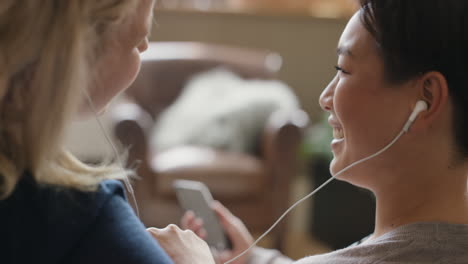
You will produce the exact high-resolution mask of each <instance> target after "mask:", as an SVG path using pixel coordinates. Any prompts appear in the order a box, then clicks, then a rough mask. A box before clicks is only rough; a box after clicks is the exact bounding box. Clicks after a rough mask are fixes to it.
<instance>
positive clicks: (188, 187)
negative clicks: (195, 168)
mask: <svg viewBox="0 0 468 264" xmlns="http://www.w3.org/2000/svg"><path fill="white" fill-rule="evenodd" d="M173 187H174V189H175V191H176V195H177V200H178V201H179V204H180V205H181V207H182V208H183V209H184V210H186V211H187V210H191V211H193V212H194V213H195V215H196V216H197V217H198V218H201V219H202V220H203V223H204V228H205V229H206V232H207V236H206V242H207V243H208V245H209V246H211V247H214V248H216V249H217V250H225V249H231V243H230V241H229V239H228V238H227V237H226V235H225V233H224V230H223V228H222V226H221V224H220V222H219V219H218V216H217V215H216V214H215V212H214V211H213V209H211V203H212V201H213V197H212V196H211V193H210V191H209V189H208V187H207V186H206V185H205V184H204V183H202V182H198V181H189V180H175V181H174V183H173Z"/></svg>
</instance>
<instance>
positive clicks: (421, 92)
mask: <svg viewBox="0 0 468 264" xmlns="http://www.w3.org/2000/svg"><path fill="white" fill-rule="evenodd" d="M418 96H419V99H420V100H424V101H425V102H426V103H427V106H428V108H427V111H424V112H423V113H421V114H420V118H421V120H420V122H419V124H420V127H421V128H422V127H427V126H429V125H430V124H431V123H433V122H434V120H435V119H436V118H437V117H438V116H440V114H441V112H442V111H443V110H444V109H445V108H446V106H447V104H448V102H449V89H448V83H447V79H446V78H445V76H444V75H442V74H441V73H440V72H436V71H431V72H428V73H425V74H424V75H423V76H422V77H421V78H420V81H419V82H418Z"/></svg>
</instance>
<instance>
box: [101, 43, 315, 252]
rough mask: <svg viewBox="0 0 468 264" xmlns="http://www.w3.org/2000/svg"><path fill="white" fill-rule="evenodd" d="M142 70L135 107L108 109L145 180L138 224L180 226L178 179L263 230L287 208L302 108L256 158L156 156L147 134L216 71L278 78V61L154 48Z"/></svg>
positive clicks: (240, 53) (205, 47)
mask: <svg viewBox="0 0 468 264" xmlns="http://www.w3.org/2000/svg"><path fill="white" fill-rule="evenodd" d="M142 60H143V63H142V69H141V72H140V74H139V76H138V78H137V80H136V81H135V83H134V84H133V85H132V87H130V88H129V89H128V91H127V95H128V97H129V98H130V102H125V103H120V104H117V105H115V106H114V107H113V108H112V109H111V113H110V114H111V115H110V116H112V119H113V122H114V133H115V135H116V137H117V138H118V139H119V140H120V141H121V142H122V144H123V145H124V146H130V147H129V153H128V155H129V156H128V158H129V163H130V164H132V163H134V162H135V161H139V164H138V166H136V167H137V168H138V169H137V174H138V175H139V177H140V179H139V180H135V181H134V182H133V185H134V189H135V193H136V198H137V201H138V205H139V209H140V218H141V220H142V221H143V223H144V224H145V225H147V226H156V227H163V226H165V225H167V224H169V223H178V221H179V220H180V217H181V215H182V213H183V212H182V210H181V209H180V208H179V206H178V204H177V201H176V199H175V194H174V192H173V190H172V186H171V185H172V181H173V180H174V179H191V180H199V181H202V182H204V183H205V184H207V185H208V187H209V188H210V190H211V192H212V194H213V196H214V198H215V199H217V200H220V201H221V202H222V203H223V204H224V205H226V206H227V207H228V208H229V209H230V210H231V211H232V212H233V213H234V214H235V215H237V216H238V217H239V218H241V219H242V220H243V221H244V223H245V224H246V225H247V227H248V228H249V229H250V230H251V231H252V232H263V231H265V230H266V229H267V228H268V227H270V225H271V224H273V222H274V220H276V218H277V217H278V216H279V215H281V213H282V212H284V210H285V209H286V208H287V206H288V204H289V202H288V201H289V199H288V198H289V196H290V188H289V187H290V181H291V179H292V178H293V177H294V175H295V174H296V165H297V162H298V157H297V155H298V147H299V145H300V142H301V139H302V129H303V128H304V127H305V126H306V125H307V123H308V118H307V115H306V114H305V113H304V112H303V111H302V110H300V109H297V110H295V111H293V112H287V113H286V112H275V113H274V114H272V115H271V116H270V118H269V120H268V121H267V123H266V126H265V128H264V131H263V133H261V136H260V138H259V139H258V140H259V150H258V153H259V154H258V155H257V156H254V155H252V154H247V153H232V152H223V151H220V150H215V149H209V148H203V147H194V146H180V147H176V148H172V149H169V150H167V151H164V152H160V153H154V152H153V151H152V150H151V149H150V148H149V146H150V145H149V142H148V133H149V131H150V130H151V128H152V126H153V124H154V121H155V120H156V119H157V118H158V115H159V113H160V112H161V111H162V110H164V109H165V108H166V107H167V106H169V105H170V104H171V103H172V102H173V101H174V100H175V99H176V98H177V96H178V95H179V93H180V91H181V89H182V88H183V87H184V85H185V84H186V82H187V81H188V80H189V78H190V77H191V76H192V75H193V74H196V73H199V72H201V71H205V70H208V69H211V68H213V67H217V66H223V67H226V68H228V69H230V70H232V71H233V72H235V73H237V74H239V75H240V76H242V77H243V78H247V79H249V78H256V79H273V78H275V74H276V72H277V71H278V70H279V66H280V63H281V59H280V57H279V55H277V54H275V53H271V52H268V51H262V50H252V49H244V48H235V47H227V46H221V45H213V44H201V43H191V42H168V43H165V42H160V43H151V45H150V48H149V51H147V52H146V53H145V54H144V56H143V57H142ZM285 231H286V222H285V221H283V222H282V223H281V224H280V225H279V226H278V227H277V228H276V229H275V230H274V231H273V236H274V237H273V243H274V245H273V247H276V248H278V249H281V248H282V246H283V245H282V244H283V242H284V241H285V240H284V234H285Z"/></svg>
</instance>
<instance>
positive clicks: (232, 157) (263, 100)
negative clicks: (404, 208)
mask: <svg viewBox="0 0 468 264" xmlns="http://www.w3.org/2000/svg"><path fill="white" fill-rule="evenodd" d="M356 10H357V6H356V4H355V2H354V1H350V0H158V1H157V7H156V10H155V14H154V21H155V23H154V25H153V29H152V33H151V37H150V41H152V43H151V45H150V48H149V50H148V51H147V52H145V53H144V54H143V56H142V58H143V65H142V70H141V73H140V75H139V76H138V78H137V80H136V82H135V83H134V84H133V85H132V87H130V88H129V90H128V91H127V92H126V93H125V94H123V95H122V96H120V97H119V98H118V99H117V100H115V102H113V103H112V105H110V106H109V109H108V110H107V112H106V113H105V114H103V115H102V116H100V120H101V122H102V124H103V127H104V129H105V130H106V131H108V133H109V135H110V137H111V138H112V140H114V141H115V142H117V144H118V145H119V146H120V147H123V148H124V149H125V148H127V150H128V162H129V164H130V166H132V167H133V168H136V170H137V173H138V175H139V176H140V179H139V180H135V181H134V182H133V184H134V187H135V191H136V194H137V199H138V203H139V209H140V217H141V219H142V221H143V222H144V223H145V224H146V225H147V226H157V227H162V226H164V225H166V224H168V223H174V222H175V223H177V222H178V221H179V218H180V215H181V214H182V210H181V208H180V207H178V204H177V201H176V199H175V195H174V192H173V190H172V188H171V184H172V181H173V180H175V179H191V180H199V181H202V182H205V183H206V184H207V185H208V186H209V188H210V190H211V191H212V193H213V196H214V198H215V199H219V200H220V201H221V202H223V203H224V204H225V205H226V206H228V207H229V209H231V210H232V211H233V212H234V214H236V215H237V216H239V217H240V218H241V219H243V220H244V222H245V223H246V225H247V226H248V227H249V229H250V230H252V232H253V233H254V234H255V235H260V234H261V233H262V231H265V230H266V229H267V228H268V227H269V226H270V225H271V224H272V223H273V222H274V220H275V219H276V218H277V217H278V216H279V215H280V214H281V213H282V212H283V211H284V210H285V209H286V208H287V207H288V205H290V204H292V203H293V201H295V200H298V199H299V198H301V197H303V196H304V195H306V194H307V193H309V192H311V191H312V190H313V189H314V187H317V186H318V185H319V184H320V183H322V182H324V181H325V180H326V179H328V178H329V177H330V175H329V173H328V163H329V162H330V160H331V158H332V157H331V152H330V149H329V145H330V141H331V130H330V128H329V126H328V124H327V122H326V118H327V116H326V115H324V114H323V113H322V111H321V109H320V107H319V104H318V98H319V95H320V93H321V91H322V90H323V89H324V88H325V87H326V85H327V84H328V82H329V81H330V80H331V78H332V77H333V76H334V74H335V70H334V65H336V60H337V58H336V45H337V43H338V40H339V37H340V35H341V32H342V30H343V29H344V27H345V25H346V23H347V20H348V19H349V18H350V17H351V16H352V14H353V13H354V12H355V11H356ZM67 144H68V146H69V148H70V149H71V150H72V151H73V152H74V153H76V154H77V155H78V156H79V157H80V158H81V159H83V160H85V161H87V162H89V163H98V162H100V161H102V160H105V159H112V158H113V151H112V148H111V147H110V144H109V143H108V142H107V140H106V138H105V137H104V135H103V133H102V131H101V128H100V126H99V124H98V123H97V121H96V120H95V119H89V120H80V121H76V122H75V123H74V124H73V126H72V127H71V128H70V130H69V132H68V136H67ZM373 208H374V201H373V198H372V196H371V195H370V194H369V193H367V192H366V191H363V190H359V189H357V188H355V187H353V186H350V185H348V184H345V183H341V182H332V183H331V184H330V185H329V186H328V187H327V188H326V189H324V190H323V191H322V192H320V193H319V194H318V195H316V196H315V197H313V198H312V199H310V200H308V201H307V202H306V203H304V204H302V205H301V206H299V207H298V208H297V209H296V210H294V211H293V212H292V213H291V215H290V216H289V217H287V219H286V221H284V222H283V224H281V225H280V226H279V227H278V228H276V229H275V231H274V232H273V233H272V234H271V235H270V236H268V238H267V239H266V241H264V242H262V244H261V245H263V246H266V247H273V248H279V249H281V250H282V251H283V252H284V253H285V254H287V255H288V256H290V257H292V258H300V257H303V256H306V255H311V254H316V253H323V252H327V251H330V250H333V249H338V248H342V247H345V246H347V245H349V244H351V243H353V242H354V241H357V240H360V239H361V238H363V237H364V236H366V235H368V234H370V232H371V231H372V230H373V217H374V215H373Z"/></svg>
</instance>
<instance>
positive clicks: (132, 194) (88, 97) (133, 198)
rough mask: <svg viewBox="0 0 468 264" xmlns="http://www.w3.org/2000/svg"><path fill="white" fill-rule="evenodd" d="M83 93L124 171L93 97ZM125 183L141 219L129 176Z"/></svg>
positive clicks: (121, 161) (84, 91)
mask: <svg viewBox="0 0 468 264" xmlns="http://www.w3.org/2000/svg"><path fill="white" fill-rule="evenodd" d="M82 91H83V93H84V95H85V97H86V100H87V101H88V105H89V108H90V109H91V111H92V112H93V115H94V118H95V119H96V122H97V123H98V126H99V128H100V130H101V132H102V134H103V135H104V137H105V138H106V141H107V143H108V144H109V145H110V146H111V148H112V152H114V155H115V158H116V160H117V163H118V164H119V166H120V168H121V169H122V170H124V168H125V166H124V162H123V160H122V157H121V156H120V155H119V152H118V151H117V147H116V146H115V144H114V143H113V142H112V139H111V138H110V136H109V133H108V132H107V130H106V129H105V128H104V125H103V124H102V122H101V119H100V118H99V116H98V114H97V111H96V108H95V107H94V104H93V101H92V99H91V96H90V95H89V93H88V91H86V90H82ZM124 183H125V188H126V189H127V191H128V193H129V194H130V196H131V197H132V201H133V204H134V205H135V213H136V215H137V216H138V217H140V211H139V209H138V203H137V200H136V197H135V192H134V190H133V187H132V184H131V183H130V180H129V179H128V176H127V175H126V176H125V177H124Z"/></svg>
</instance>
